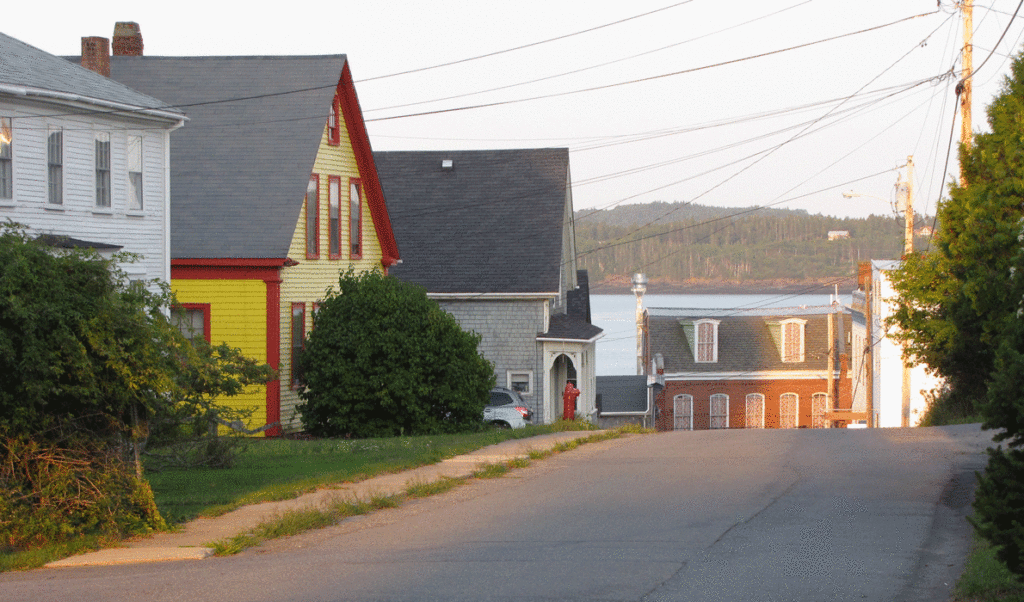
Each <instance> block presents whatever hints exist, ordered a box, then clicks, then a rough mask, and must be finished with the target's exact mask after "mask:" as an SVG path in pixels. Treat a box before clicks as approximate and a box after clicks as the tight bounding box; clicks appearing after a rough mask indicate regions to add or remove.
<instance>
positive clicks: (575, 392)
mask: <svg viewBox="0 0 1024 602" xmlns="http://www.w3.org/2000/svg"><path fill="white" fill-rule="evenodd" d="M579 396H580V390H579V389H577V388H576V387H574V386H573V384H572V381H571V380H567V381H565V390H564V391H562V418H563V419H565V420H573V419H575V418H576V398H577V397H579Z"/></svg>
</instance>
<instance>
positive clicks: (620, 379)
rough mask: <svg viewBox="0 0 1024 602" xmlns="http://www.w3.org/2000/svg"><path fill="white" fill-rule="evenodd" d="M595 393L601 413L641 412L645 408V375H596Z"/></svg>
mask: <svg viewBox="0 0 1024 602" xmlns="http://www.w3.org/2000/svg"><path fill="white" fill-rule="evenodd" d="M597 394H598V396H600V406H601V414H614V413H616V412H643V411H646V410H647V377H646V376H644V375H639V376H598V377H597Z"/></svg>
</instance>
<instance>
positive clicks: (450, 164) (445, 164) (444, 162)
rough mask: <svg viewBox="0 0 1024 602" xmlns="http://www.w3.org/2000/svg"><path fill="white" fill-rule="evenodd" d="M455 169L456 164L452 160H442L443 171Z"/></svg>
mask: <svg viewBox="0 0 1024 602" xmlns="http://www.w3.org/2000/svg"><path fill="white" fill-rule="evenodd" d="M453 167H455V162H454V161H452V160H451V159H441V169H446V170H447V169H452V168H453Z"/></svg>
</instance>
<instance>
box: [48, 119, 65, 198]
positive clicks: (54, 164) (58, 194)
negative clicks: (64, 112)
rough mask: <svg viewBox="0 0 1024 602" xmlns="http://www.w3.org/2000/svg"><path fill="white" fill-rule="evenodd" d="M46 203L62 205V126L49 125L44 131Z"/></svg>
mask: <svg viewBox="0 0 1024 602" xmlns="http://www.w3.org/2000/svg"><path fill="white" fill-rule="evenodd" d="M55 135H56V136H57V138H56V140H57V141H58V144H57V145H56V146H55V145H54V144H53V141H54V136H55ZM46 204H47V206H49V207H53V208H61V207H63V206H64V128H62V127H60V126H50V127H49V128H48V129H47V133H46Z"/></svg>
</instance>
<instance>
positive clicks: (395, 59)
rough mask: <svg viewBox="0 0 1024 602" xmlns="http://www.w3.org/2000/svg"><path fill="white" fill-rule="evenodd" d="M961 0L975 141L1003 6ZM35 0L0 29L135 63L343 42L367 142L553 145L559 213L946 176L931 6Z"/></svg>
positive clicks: (814, 203)
mask: <svg viewBox="0 0 1024 602" xmlns="http://www.w3.org/2000/svg"><path fill="white" fill-rule="evenodd" d="M975 1H976V2H977V4H976V5H975V7H974V14H973V21H974V67H975V70H976V73H975V75H974V78H973V82H974V92H973V99H972V104H973V111H972V115H973V118H972V120H973V129H974V131H976V132H978V131H985V129H986V128H987V124H986V119H985V107H986V106H987V105H988V104H989V103H990V102H991V100H992V98H993V96H994V95H996V94H997V93H998V92H999V90H1000V88H1001V86H1002V82H1003V79H1004V77H1005V75H1006V74H1007V73H1008V72H1009V69H1010V64H1011V57H1012V56H1013V55H1016V53H1017V52H1018V50H1019V46H1020V44H1021V42H1022V39H1024V9H1021V10H1020V13H1019V16H1018V17H1017V18H1016V19H1013V18H1012V15H1013V13H1014V11H1016V10H1017V9H1018V8H1019V7H1020V4H1022V3H1024V0H975ZM983 2H984V3H983ZM56 4H57V6H53V4H52V3H50V4H47V5H46V6H45V7H44V6H43V5H37V4H35V3H31V2H19V3H16V4H15V5H13V6H8V7H6V8H5V9H4V19H3V22H2V25H0V31H2V32H3V33H5V34H7V35H10V36H13V37H15V38H17V39H19V40H21V41H23V42H26V43H28V44H31V45H33V46H36V47H38V48H40V49H42V50H45V51H47V52H50V53H52V54H56V55H77V54H80V52H81V38H82V37H85V36H103V37H111V35H112V33H113V28H114V23H115V22H116V21H135V22H137V23H138V24H139V25H140V28H141V32H142V36H143V41H144V44H145V54H146V55H149V56H184V55H315V54H346V55H347V56H348V59H349V62H350V66H351V70H352V74H353V77H354V79H355V81H356V92H357V94H358V96H359V101H360V105H361V107H362V110H363V116H364V118H365V119H366V121H367V128H368V131H369V134H370V142H371V145H372V146H373V148H374V150H444V149H498V148H537V147H567V148H569V149H570V169H571V173H572V179H573V201H574V205H575V208H576V209H577V210H590V209H605V208H611V207H615V206H617V205H623V204H635V203H649V202H653V201H664V202H677V201H683V202H693V203H698V204H703V205H713V206H723V207H752V206H759V207H767V206H772V207H779V208H789V209H804V210H806V211H808V212H809V213H811V214H824V215H832V216H838V217H864V216H866V215H869V214H876V215H892V214H893V207H892V201H893V200H894V199H895V185H896V182H897V179H898V178H900V177H906V174H907V169H906V167H905V165H906V163H907V158H908V156H912V157H913V161H914V172H913V176H914V190H915V195H914V201H915V211H917V212H918V213H922V212H923V213H926V214H929V215H934V213H935V204H936V201H937V200H938V199H939V197H940V193H941V191H942V190H943V189H944V188H943V186H944V184H943V182H945V186H946V187H948V185H949V183H950V181H951V180H952V179H954V178H956V174H957V173H958V164H957V157H956V143H957V140H958V139H959V136H960V122H959V119H958V116H957V115H958V112H959V107H958V105H957V103H956V94H955V92H954V90H955V87H956V84H957V81H958V79H959V74H960V70H961V68H962V64H961V59H960V57H961V49H962V45H963V40H962V32H963V21H962V16H961V13H960V11H959V10H958V9H956V7H955V6H954V5H953V3H952V2H951V1H950V0H940V1H939V2H938V3H937V2H936V0H859V1H858V2H840V1H838V0H688V1H678V0H633V1H632V2H629V3H597V2H584V1H582V0H573V1H569V0H543V1H535V0H517V1H516V2H481V1H479V0H471V1H458V0H434V1H432V2H423V1H411V0H388V1H386V2H366V1H365V0H360V1H358V2H355V1H350V0H334V1H331V2H320V1H314V0H291V1H289V2H282V3H277V4H275V5H274V6H273V9H262V10H261V9H248V10H239V9H238V6H239V5H238V4H237V3H226V2H220V1H219V0H206V1H204V2H197V1H194V0H179V1H177V2H175V3H173V4H172V5H168V4H166V3H148V2H139V1H138V0H133V1H131V2H123V1H119V0H114V1H105V2H101V3H96V2H66V1H64V0H58V1H57V3H56ZM54 14H59V15H61V16H60V18H59V19H55V18H53V17H52V15H54ZM1000 36H1003V38H1002V41H1001V42H999V43H998V46H997V41H998V40H999V39H1000ZM983 63H984V64H983ZM183 85H185V84H183ZM950 149H952V152H950ZM944 176H945V177H944ZM843 192H853V193H855V194H856V195H859V196H855V197H853V198H844V197H843V196H842V193H843Z"/></svg>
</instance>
